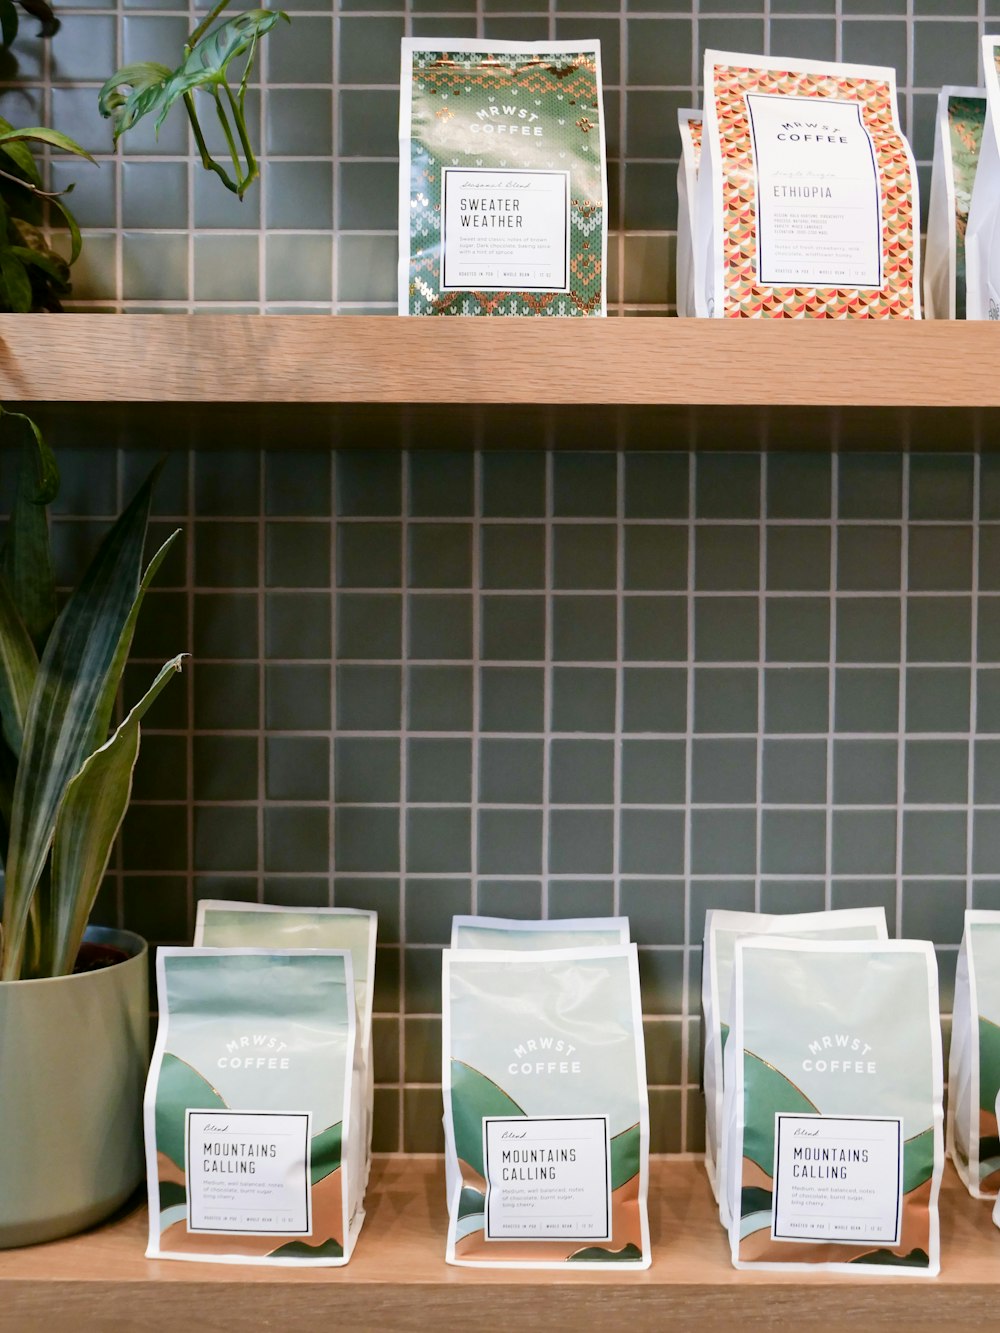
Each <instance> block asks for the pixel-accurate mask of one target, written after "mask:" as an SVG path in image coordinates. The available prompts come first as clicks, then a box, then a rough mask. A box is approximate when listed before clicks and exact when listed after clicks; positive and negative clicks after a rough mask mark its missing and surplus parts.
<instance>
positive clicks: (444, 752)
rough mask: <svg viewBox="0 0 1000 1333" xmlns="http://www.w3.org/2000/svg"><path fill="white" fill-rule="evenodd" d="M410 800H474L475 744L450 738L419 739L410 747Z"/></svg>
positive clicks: (407, 792) (407, 748)
mask: <svg viewBox="0 0 1000 1333" xmlns="http://www.w3.org/2000/svg"><path fill="white" fill-rule="evenodd" d="M406 756H407V757H406V799H407V800H408V801H415V802H420V801H434V802H439V801H458V802H466V801H470V800H471V799H472V743H471V742H470V741H468V740H462V739H459V738H457V737H456V738H450V737H448V738H446V737H415V738H411V739H410V740H408V741H407V744H406Z"/></svg>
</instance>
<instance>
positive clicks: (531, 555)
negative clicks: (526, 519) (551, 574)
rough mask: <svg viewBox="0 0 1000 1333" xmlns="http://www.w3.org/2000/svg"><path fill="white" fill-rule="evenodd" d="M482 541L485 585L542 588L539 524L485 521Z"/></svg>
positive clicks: (542, 547)
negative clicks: (486, 522) (487, 522)
mask: <svg viewBox="0 0 1000 1333" xmlns="http://www.w3.org/2000/svg"><path fill="white" fill-rule="evenodd" d="M481 541H482V574H481V577H482V586H483V587H484V588H544V586H545V529H544V528H543V527H542V526H541V525H540V524H534V523H516V524H515V523H510V524H507V523H495V524H494V523H489V524H485V525H484V526H483V529H482V536H481Z"/></svg>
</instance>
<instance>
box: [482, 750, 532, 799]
mask: <svg viewBox="0 0 1000 1333" xmlns="http://www.w3.org/2000/svg"><path fill="white" fill-rule="evenodd" d="M544 765H545V754H544V744H543V742H542V741H541V740H502V739H490V738H484V739H483V740H482V741H481V742H480V745H479V799H480V801H482V802H483V803H484V804H487V805H493V804H496V805H541V803H542V800H543V793H544V781H543V775H544Z"/></svg>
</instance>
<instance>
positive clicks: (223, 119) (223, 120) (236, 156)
mask: <svg viewBox="0 0 1000 1333" xmlns="http://www.w3.org/2000/svg"><path fill="white" fill-rule="evenodd" d="M227 91H228V87H227ZM212 97H213V99H214V101H215V111H216V114H217V115H218V117H219V124H220V125H221V126H222V133H223V134H224V135H225V136H226V144H227V146H228V148H229V156H230V158H231V159H232V163H233V171H234V172H235V174H236V180H237V194H241V193H242V191H241V189H240V188H239V187H240V186H242V184H243V182H242V181H241V180H240V153H239V149H238V148H237V147H236V140H235V139H234V138H233V131H232V127H231V126H230V124H229V117H228V116H227V115H226V109H225V107H224V106H223V105H222V99H221V98H220V97H219V90H218V89H217V88H213V89H212ZM230 100H232V98H231V97H230Z"/></svg>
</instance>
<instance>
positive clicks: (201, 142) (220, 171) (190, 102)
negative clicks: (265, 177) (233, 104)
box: [184, 93, 240, 195]
mask: <svg viewBox="0 0 1000 1333" xmlns="http://www.w3.org/2000/svg"><path fill="white" fill-rule="evenodd" d="M184 106H185V109H186V110H187V113H188V120H189V121H190V122H191V129H192V131H193V132H194V141H195V143H196V144H197V145H198V152H199V153H200V154H201V165H202V166H203V167H204V168H205V169H206V170H207V171H214V172H215V174H216V175H217V176H218V177H219V179H220V180H221V181H222V183H223V185H224V186H225V187H226V189H227V190H232V192H233V194H235V195H239V193H240V187H239V185H238V184H237V182H236V181H233V180H230V178H229V175H228V174H227V172H226V170H225V168H224V167H222V166H220V165H219V163H218V162H216V160H215V158H214V157H213V156H212V154H211V153H210V152H209V151H208V145H207V144H206V143H205V136H204V135H203V134H202V132H201V125H200V123H199V121H198V113H197V111H196V110H195V107H194V95H193V94H192V93H185V94H184Z"/></svg>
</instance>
